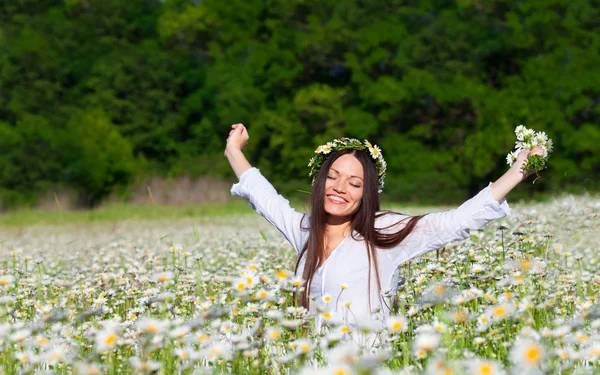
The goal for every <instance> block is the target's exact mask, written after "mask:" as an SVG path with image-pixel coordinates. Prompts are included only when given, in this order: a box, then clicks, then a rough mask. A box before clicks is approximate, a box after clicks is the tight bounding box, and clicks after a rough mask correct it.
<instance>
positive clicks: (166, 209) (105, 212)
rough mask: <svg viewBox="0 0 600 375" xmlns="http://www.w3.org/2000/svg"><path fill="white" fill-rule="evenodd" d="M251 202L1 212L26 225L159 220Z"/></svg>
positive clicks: (10, 222)
mask: <svg viewBox="0 0 600 375" xmlns="http://www.w3.org/2000/svg"><path fill="white" fill-rule="evenodd" d="M251 212H252V210H251V209H250V208H249V207H248V204H247V203H246V202H245V201H243V200H241V199H239V200H238V199H236V200H232V201H231V202H228V203H207V204H203V205H189V206H137V205H127V204H120V205H110V206H103V207H100V208H96V209H92V210H75V211H58V210H56V211H41V210H35V209H23V210H18V211H13V212H7V213H5V214H3V215H0V225H2V226H9V227H23V226H29V225H65V224H85V223H96V222H118V221H125V220H156V219H165V218H172V219H178V218H186V217H218V216H226V215H235V214H243V213H251Z"/></svg>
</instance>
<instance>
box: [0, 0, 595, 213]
mask: <svg viewBox="0 0 600 375" xmlns="http://www.w3.org/2000/svg"><path fill="white" fill-rule="evenodd" d="M599 98H600V5H599V4H598V3H597V2H595V1H593V0H552V1H548V0H527V1H519V2H514V1H507V0H495V1H487V2H482V1H475V0H456V1H421V0H419V1H408V0H403V1H400V0H369V1H362V0H347V1H343V2H340V1H334V0H269V1H265V0H229V1H222V0H195V1H191V0H186V1H184V0H162V1H160V0H140V1H121V0H35V1H33V0H6V1H4V2H2V4H1V5H0V201H1V205H2V206H3V207H12V206H19V205H23V204H34V203H35V201H36V199H37V197H39V196H40V194H44V193H47V192H48V191H52V190H57V189H66V188H68V189H74V190H75V191H76V192H78V194H79V202H80V204H81V205H84V206H91V205H95V204H98V203H99V202H101V201H102V199H104V198H106V197H107V196H109V195H111V194H113V193H114V192H115V191H120V192H126V191H127V187H128V186H131V184H132V183H134V182H135V181H136V180H139V179H140V178H147V177H151V176H165V177H178V176H183V175H186V176H190V177H198V176H206V175H210V176H213V177H217V178H224V179H230V180H232V181H233V178H234V176H233V174H232V173H231V171H230V168H229V166H228V164H227V161H226V160H225V158H224V157H223V148H224V145H225V138H226V136H227V133H228V132H229V129H230V125H231V124H232V123H237V122H243V123H244V124H246V125H247V126H248V128H249V131H250V134H251V137H252V140H251V143H250V145H249V147H248V151H247V156H248V158H249V159H250V161H251V162H252V163H253V164H254V165H256V166H257V167H259V168H260V169H261V170H262V171H263V173H264V174H265V175H266V176H267V177H268V178H269V179H270V180H271V181H272V182H273V183H274V185H275V186H276V187H277V188H279V189H280V191H282V192H283V193H285V194H294V193H297V190H298V189H305V190H306V189H308V188H309V180H308V178H307V172H308V170H307V167H306V164H307V163H308V160H309V158H310V156H311V154H312V153H313V150H314V148H315V147H316V146H318V145H319V144H321V143H323V142H325V141H327V140H330V139H331V138H334V137H341V136H350V137H357V138H361V139H362V138H369V140H370V141H372V142H373V143H376V144H378V145H380V146H381V147H382V149H383V153H384V156H385V157H386V159H387V161H388V168H389V172H388V179H387V181H386V191H385V193H384V194H385V196H386V198H387V199H392V200H396V201H404V202H422V203H440V202H459V201H461V200H463V199H465V198H467V197H468V196H469V195H471V194H473V193H474V192H476V191H478V190H479V189H480V188H482V187H483V186H485V185H487V183H488V182H489V181H493V180H494V179H495V178H497V177H499V176H500V175H501V174H502V173H503V172H504V171H505V170H506V168H507V165H506V163H505V155H506V153H507V152H508V151H510V150H512V148H513V145H514V141H515V137H514V133H513V130H514V128H515V126H517V125H519V124H524V125H526V126H527V127H531V128H534V129H535V130H544V131H546V132H547V133H548V134H549V136H550V137H551V138H553V140H554V141H555V152H554V153H553V155H552V157H551V159H550V167H549V170H548V171H546V172H545V173H544V175H545V178H542V179H541V180H539V181H538V182H536V184H535V185H531V184H527V186H526V187H524V188H522V189H520V190H521V193H522V194H532V193H534V192H535V193H538V194H547V195H548V194H554V193H557V192H562V191H575V192H577V191H583V190H595V191H597V190H598V189H599V184H600V106H599V105H598V101H599ZM125 197H126V195H125Z"/></svg>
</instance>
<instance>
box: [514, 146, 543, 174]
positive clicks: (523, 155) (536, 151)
mask: <svg viewBox="0 0 600 375" xmlns="http://www.w3.org/2000/svg"><path fill="white" fill-rule="evenodd" d="M529 155H542V156H543V155H544V150H543V149H542V148H541V147H539V146H535V147H534V148H533V149H531V150H527V149H525V150H521V152H519V155H517V160H516V161H515V163H514V164H513V168H518V170H519V171H520V172H521V173H522V174H523V180H524V179H526V178H527V177H529V176H531V175H532V174H533V173H535V171H533V170H527V172H524V171H523V170H522V167H523V164H524V163H525V161H526V160H527V157H528V156H529Z"/></svg>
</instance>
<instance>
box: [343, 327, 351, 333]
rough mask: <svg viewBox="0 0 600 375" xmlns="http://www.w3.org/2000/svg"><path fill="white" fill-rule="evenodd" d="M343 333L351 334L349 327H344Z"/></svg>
mask: <svg viewBox="0 0 600 375" xmlns="http://www.w3.org/2000/svg"><path fill="white" fill-rule="evenodd" d="M342 332H344V333H348V332H350V328H348V327H347V326H343V327H342Z"/></svg>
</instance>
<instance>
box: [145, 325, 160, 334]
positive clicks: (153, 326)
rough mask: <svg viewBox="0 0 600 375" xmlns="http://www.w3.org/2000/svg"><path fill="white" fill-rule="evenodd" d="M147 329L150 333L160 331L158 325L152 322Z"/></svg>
mask: <svg viewBox="0 0 600 375" xmlns="http://www.w3.org/2000/svg"><path fill="white" fill-rule="evenodd" d="M146 331H148V332H150V333H157V332H158V327H157V326H155V325H154V324H150V325H148V326H147V327H146Z"/></svg>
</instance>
